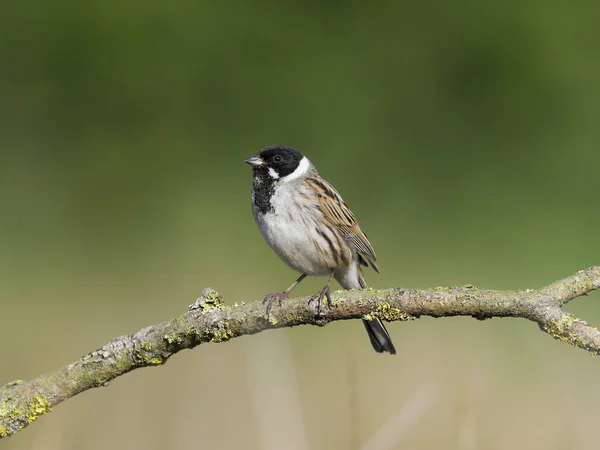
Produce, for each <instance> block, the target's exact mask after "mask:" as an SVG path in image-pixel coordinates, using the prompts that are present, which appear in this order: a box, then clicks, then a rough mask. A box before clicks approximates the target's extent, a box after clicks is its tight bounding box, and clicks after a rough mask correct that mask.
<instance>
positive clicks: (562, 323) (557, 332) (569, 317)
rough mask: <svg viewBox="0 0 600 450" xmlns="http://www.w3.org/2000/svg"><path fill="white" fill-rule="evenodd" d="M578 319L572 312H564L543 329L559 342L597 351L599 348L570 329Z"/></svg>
mask: <svg viewBox="0 0 600 450" xmlns="http://www.w3.org/2000/svg"><path fill="white" fill-rule="evenodd" d="M579 321H580V320H579V319H578V318H577V317H575V316H574V315H573V314H570V313H565V314H564V315H563V316H562V317H561V318H560V319H559V320H557V321H551V322H550V323H549V324H546V325H544V330H545V331H546V332H547V333H548V334H550V335H551V336H552V337H553V338H554V339H557V340H559V341H561V342H566V343H568V344H571V345H573V346H575V347H579V348H584V349H588V350H590V351H591V352H592V353H598V352H599V351H600V348H597V347H595V346H594V345H593V344H592V343H590V342H587V341H585V340H584V339H582V337H581V336H579V335H577V334H576V333H573V332H572V331H571V327H572V326H573V324H574V323H575V322H579Z"/></svg>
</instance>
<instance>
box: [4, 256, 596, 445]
mask: <svg viewBox="0 0 600 450" xmlns="http://www.w3.org/2000/svg"><path fill="white" fill-rule="evenodd" d="M598 288H600V267H590V268H589V269H586V270H582V271H580V272H578V273H577V274H575V275H573V276H571V277H569V278H565V279H563V280H560V281H557V282H555V283H552V284H551V285H549V286H547V287H544V288H541V289H533V290H532V289H527V290H524V291H491V290H483V289H479V288H476V287H474V286H470V285H469V286H462V287H456V288H434V289H430V290H414V289H397V288H392V289H384V290H372V289H369V290H365V291H337V292H335V293H334V294H333V307H332V308H331V309H328V308H324V309H323V311H322V313H321V316H319V317H317V316H316V315H315V309H314V305H313V306H309V305H308V298H307V297H304V298H296V299H290V300H286V301H285V302H284V303H283V306H282V307H280V308H277V307H276V308H273V310H272V311H271V315H270V316H269V317H267V316H266V315H265V307H264V305H263V304H262V303H261V302H253V303H248V304H244V303H242V304H241V305H237V304H236V305H234V306H225V305H223V303H222V300H221V296H220V295H219V294H218V293H217V292H216V291H214V290H212V289H210V288H207V289H205V290H204V291H203V293H202V296H201V297H200V298H199V299H198V300H196V302H195V303H194V304H193V305H190V307H189V310H188V311H187V312H186V313H185V314H182V315H181V316H179V317H177V318H175V319H173V320H170V321H168V322H162V323H157V324H155V325H151V326H149V327H146V328H144V329H142V330H140V331H138V332H137V333H135V334H133V335H129V336H121V337H118V338H116V339H114V340H112V341H111V342H109V343H108V344H106V345H105V346H104V347H102V348H101V349H98V350H95V351H93V352H91V353H89V354H88V355H86V356H84V357H83V358H81V359H79V360H77V361H75V362H74V363H72V364H69V365H67V366H65V367H63V368H62V369H60V370H58V371H56V372H54V373H50V374H46V375H42V376H40V377H38V378H36V379H34V380H31V381H21V380H17V381H13V382H11V383H8V384H7V385H5V386H3V387H0V438H3V437H7V436H11V435H13V434H14V433H16V432H18V431H19V430H21V429H23V428H25V427H26V426H28V425H29V424H30V423H32V422H34V421H35V420H37V419H38V418H39V417H40V416H42V415H44V414H45V413H47V412H49V411H50V410H51V408H52V407H53V406H55V405H57V404H59V403H60V402H62V401H63V400H66V399H68V398H71V397H73V396H74V395H77V394H79V393H80V392H83V391H86V390H88V389H91V388H94V387H99V386H106V385H107V384H108V383H110V381H112V380H113V379H115V378H116V377H118V376H121V375H123V374H125V373H127V372H129V371H131V370H134V369H138V368H140V367H148V366H156V365H161V364H164V363H165V362H166V361H167V359H168V358H169V357H170V356H171V355H173V354H175V353H177V352H178V351H180V350H183V349H188V348H189V349H191V348H194V347H196V346H197V345H200V344H203V343H206V342H223V341H227V340H229V339H232V338H235V337H238V336H243V335H247V334H255V333H259V332H261V331H264V330H267V329H270V328H284V327H293V326H296V325H307V324H309V325H318V326H323V325H326V324H327V323H329V322H332V321H335V320H347V319H359V318H363V317H365V318H368V317H379V318H381V319H382V320H386V321H397V320H400V321H406V320H412V319H416V318H419V317H421V316H431V317H450V316H472V317H474V318H476V319H480V320H482V319H488V318H491V317H521V318H524V319H528V320H531V321H533V322H536V323H537V324H538V326H539V327H540V329H541V330H542V331H544V332H546V333H548V334H549V335H551V336H552V337H554V338H555V339H558V340H560V341H564V342H568V343H570V344H572V345H573V346H575V347H579V348H582V349H585V350H588V351H590V352H592V353H594V354H600V332H599V331H598V330H597V329H596V328H593V327H591V326H589V325H587V323H586V322H584V321H583V320H580V319H578V318H577V317H575V316H574V315H572V314H570V313H567V312H565V311H563V310H562V309H561V308H562V306H563V305H565V304H566V303H567V302H569V301H571V300H573V299H574V298H576V297H579V296H582V295H586V294H587V293H588V292H591V291H593V290H595V289H598ZM374 357H375V356H374Z"/></svg>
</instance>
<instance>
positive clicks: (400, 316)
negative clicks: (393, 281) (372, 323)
mask: <svg viewBox="0 0 600 450" xmlns="http://www.w3.org/2000/svg"><path fill="white" fill-rule="evenodd" d="M374 315H375V316H377V317H379V318H380V319H381V320H385V321H387V322H393V321H396V320H399V321H404V322H405V321H407V320H414V317H413V316H411V315H410V314H407V313H405V312H402V311H400V310H399V309H398V308H394V307H392V306H390V304H389V303H387V302H379V303H377V309H376V310H375V313H374Z"/></svg>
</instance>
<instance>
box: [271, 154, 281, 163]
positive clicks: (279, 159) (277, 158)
mask: <svg viewBox="0 0 600 450" xmlns="http://www.w3.org/2000/svg"><path fill="white" fill-rule="evenodd" d="M273 162H275V163H280V162H281V156H280V155H275V156H273Z"/></svg>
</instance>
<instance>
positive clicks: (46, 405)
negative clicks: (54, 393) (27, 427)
mask: <svg viewBox="0 0 600 450" xmlns="http://www.w3.org/2000/svg"><path fill="white" fill-rule="evenodd" d="M50 411H52V407H51V405H50V402H49V401H48V400H46V399H45V398H44V397H42V396H41V395H39V394H38V395H36V396H35V397H34V398H33V403H32V404H31V405H29V414H28V415H27V423H32V422H35V421H36V420H37V419H38V418H39V417H40V416H43V415H44V414H46V413H47V412H50Z"/></svg>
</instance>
